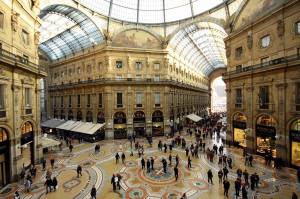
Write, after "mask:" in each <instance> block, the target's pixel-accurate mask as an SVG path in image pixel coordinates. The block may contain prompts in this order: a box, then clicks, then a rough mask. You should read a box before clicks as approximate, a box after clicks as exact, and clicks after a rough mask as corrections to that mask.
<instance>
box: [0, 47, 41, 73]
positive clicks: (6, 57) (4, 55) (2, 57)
mask: <svg viewBox="0 0 300 199" xmlns="http://www.w3.org/2000/svg"><path fill="white" fill-rule="evenodd" d="M0 61H4V62H7V61H11V62H14V64H15V65H18V64H19V65H20V66H22V65H24V66H26V67H24V68H25V69H28V70H30V71H34V72H36V73H41V72H42V73H47V70H46V67H43V66H41V65H37V64H35V63H33V62H30V61H29V60H28V59H27V58H25V57H22V56H20V55H16V54H13V53H11V52H9V51H7V50H4V49H1V51H0Z"/></svg>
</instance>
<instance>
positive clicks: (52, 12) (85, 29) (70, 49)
mask: <svg viewBox="0 0 300 199" xmlns="http://www.w3.org/2000/svg"><path fill="white" fill-rule="evenodd" d="M40 18H41V19H42V20H43V23H42V26H41V28H40V32H41V38H40V42H41V43H40V46H39V47H40V49H41V50H42V51H44V52H45V53H46V54H47V56H48V57H49V58H50V59H51V60H57V59H60V58H63V57H66V56H68V55H70V54H74V53H76V52H79V51H82V50H84V49H86V48H89V47H92V46H94V45H97V44H99V43H101V42H102V41H103V40H104V39H103V36H102V34H101V32H100V31H99V29H98V28H97V27H96V25H95V24H94V23H93V22H92V21H91V20H90V19H89V18H88V17H87V16H86V15H85V14H83V13H82V12H81V11H79V10H77V9H75V8H72V7H68V6H64V5H51V6H49V7H47V8H46V9H43V10H42V11H41V13H40Z"/></svg>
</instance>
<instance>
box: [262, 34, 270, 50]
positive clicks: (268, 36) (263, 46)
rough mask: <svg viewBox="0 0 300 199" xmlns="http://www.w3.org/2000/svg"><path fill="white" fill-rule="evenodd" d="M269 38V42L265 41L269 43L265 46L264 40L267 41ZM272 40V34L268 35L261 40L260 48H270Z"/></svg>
mask: <svg viewBox="0 0 300 199" xmlns="http://www.w3.org/2000/svg"><path fill="white" fill-rule="evenodd" d="M267 38H268V40H265V41H268V43H267V45H263V44H264V39H267ZM271 40H272V38H271V35H270V34H267V35H265V36H263V37H261V38H260V47H261V48H268V47H269V46H270V45H271Z"/></svg>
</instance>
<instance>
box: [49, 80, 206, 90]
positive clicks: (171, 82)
mask: <svg viewBox="0 0 300 199" xmlns="http://www.w3.org/2000/svg"><path fill="white" fill-rule="evenodd" d="M85 84H91V85H101V84H103V85H109V84H126V85H128V84H130V85H131V84H137V85H140V84H153V85H163V84H165V85H166V84H167V85H172V86H178V87H184V88H188V89H194V90H197V91H203V92H207V90H205V88H201V87H196V86H193V85H190V84H186V83H182V82H178V81H175V80H170V79H159V81H154V80H153V79H149V78H142V79H141V78H121V79H120V78H118V79H116V78H98V79H93V80H90V81H87V80H82V81H80V82H72V83H68V84H64V85H52V86H49V90H50V91H51V90H59V89H66V88H73V87H75V86H81V85H85Z"/></svg>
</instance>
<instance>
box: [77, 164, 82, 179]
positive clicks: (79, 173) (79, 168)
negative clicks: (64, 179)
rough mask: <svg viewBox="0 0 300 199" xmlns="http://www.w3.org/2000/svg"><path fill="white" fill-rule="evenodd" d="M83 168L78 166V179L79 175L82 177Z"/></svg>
mask: <svg viewBox="0 0 300 199" xmlns="http://www.w3.org/2000/svg"><path fill="white" fill-rule="evenodd" d="M81 172H82V168H81V166H80V165H78V166H77V178H79V175H80V176H82V173H81Z"/></svg>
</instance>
